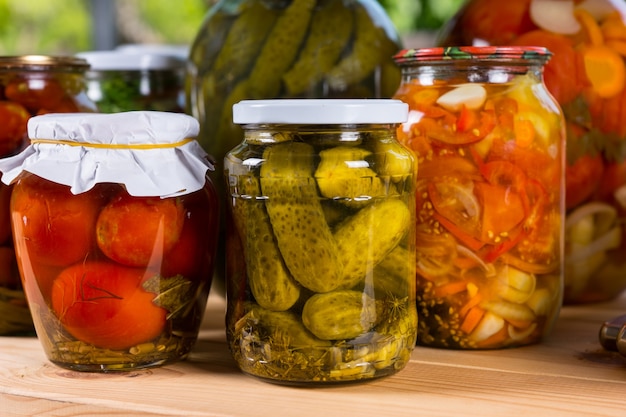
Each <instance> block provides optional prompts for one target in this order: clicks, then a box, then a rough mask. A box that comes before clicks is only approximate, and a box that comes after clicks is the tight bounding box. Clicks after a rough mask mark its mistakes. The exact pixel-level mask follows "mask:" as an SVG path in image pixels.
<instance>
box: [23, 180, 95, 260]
mask: <svg viewBox="0 0 626 417" xmlns="http://www.w3.org/2000/svg"><path fill="white" fill-rule="evenodd" d="M100 204H101V200H100V197H99V193H98V191H96V189H94V190H92V191H89V192H87V193H82V194H77V195H74V194H72V193H71V192H70V189H69V187H67V186H64V185H60V184H56V183H53V182H50V181H47V180H43V179H41V178H39V177H37V176H35V175H31V176H28V177H25V178H22V179H20V180H19V181H18V182H17V183H16V185H15V188H14V189H13V193H12V196H11V216H12V224H13V235H14V241H15V248H16V250H17V251H18V253H23V254H27V255H21V257H22V258H23V259H28V261H29V262H35V263H41V264H45V265H57V266H68V265H70V264H72V263H74V262H77V261H80V260H83V259H84V258H85V257H86V256H87V254H89V253H90V251H91V250H92V249H93V247H94V246H95V242H94V236H95V232H94V231H95V225H96V219H97V218H98V217H97V216H98V212H99V209H100Z"/></svg>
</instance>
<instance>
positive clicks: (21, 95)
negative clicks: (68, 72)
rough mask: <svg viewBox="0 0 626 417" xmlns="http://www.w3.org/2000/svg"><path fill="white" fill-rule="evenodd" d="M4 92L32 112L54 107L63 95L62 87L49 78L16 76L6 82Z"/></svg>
mask: <svg viewBox="0 0 626 417" xmlns="http://www.w3.org/2000/svg"><path fill="white" fill-rule="evenodd" d="M4 94H5V96H6V97H7V98H8V99H9V100H12V101H15V102H17V103H20V104H22V105H23V106H24V107H26V108H27V109H29V110H30V111H32V112H36V111H37V110H39V109H40V108H48V109H51V108H54V107H56V106H57V105H58V103H59V102H60V101H61V100H62V99H63V98H64V97H65V91H64V90H63V87H61V85H60V84H59V83H58V82H57V81H55V80H52V79H49V78H28V79H19V78H16V79H14V80H12V81H11V82H9V83H8V84H7V86H6V88H5V90H4Z"/></svg>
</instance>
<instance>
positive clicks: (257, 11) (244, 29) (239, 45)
mask: <svg viewBox="0 0 626 417" xmlns="http://www.w3.org/2000/svg"><path fill="white" fill-rule="evenodd" d="M277 16H278V13H277V12H276V11H275V10H272V9H269V8H267V7H266V6H265V5H264V4H263V2H262V1H261V0H250V2H249V3H245V8H244V9H243V10H242V11H241V13H240V14H239V16H238V17H237V19H235V21H234V22H233V24H232V26H231V28H230V30H229V31H228V35H227V36H226V39H225V40H224V43H223V45H222V48H221V50H220V52H219V54H218V55H217V57H216V58H215V63H214V64H213V69H212V71H211V73H210V76H211V77H213V78H215V80H216V81H217V82H232V81H233V80H237V79H239V77H241V76H243V75H245V74H246V73H247V72H248V71H249V70H250V65H251V64H252V63H253V62H254V60H255V59H256V57H257V55H258V54H259V50H260V48H261V46H262V45H263V43H264V42H265V39H266V38H267V35H268V34H269V33H270V31H271V29H272V27H274V24H275V22H276V18H277Z"/></svg>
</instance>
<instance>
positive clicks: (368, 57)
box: [325, 4, 399, 90]
mask: <svg viewBox="0 0 626 417" xmlns="http://www.w3.org/2000/svg"><path fill="white" fill-rule="evenodd" d="M354 37H355V39H354V44H353V46H352V50H351V51H350V53H349V54H348V55H347V56H345V57H344V58H342V59H341V60H340V61H339V62H338V63H337V65H335V66H334V67H333V68H332V69H331V70H330V71H329V72H328V73H327V74H326V78H325V79H326V81H327V82H328V84H329V85H330V87H331V88H333V89H337V90H341V89H345V88H347V87H348V86H349V85H352V84H356V83H359V82H361V81H362V80H363V79H365V78H366V77H367V76H368V75H370V74H371V73H372V72H373V71H374V69H375V68H376V67H377V66H378V65H379V64H380V63H381V62H384V61H385V57H390V56H393V54H395V53H396V52H397V49H398V45H397V44H396V43H395V42H393V41H392V40H391V39H390V38H389V37H388V36H387V33H386V32H385V28H384V27H382V26H377V22H376V19H372V18H371V16H370V13H369V11H368V10H367V9H366V8H365V6H363V5H362V4H357V5H356V8H355V34H354ZM398 81H399V80H398Z"/></svg>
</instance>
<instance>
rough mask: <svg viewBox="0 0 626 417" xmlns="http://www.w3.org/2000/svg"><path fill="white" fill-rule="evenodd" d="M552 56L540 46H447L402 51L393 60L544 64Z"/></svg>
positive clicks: (398, 61)
mask: <svg viewBox="0 0 626 417" xmlns="http://www.w3.org/2000/svg"><path fill="white" fill-rule="evenodd" d="M551 56H552V52H550V51H549V50H548V48H545V47H542V46H447V47H432V48H417V49H403V50H401V51H399V52H398V53H397V54H396V55H394V57H393V59H394V60H395V62H396V63H397V64H399V65H402V64H410V63H414V62H422V61H428V62H450V61H487V62H489V61H495V62H501V61H510V60H521V61H524V60H531V61H533V60H534V61H536V60H539V61H540V62H542V63H543V62H545V61H547V60H548V59H550V57H551Z"/></svg>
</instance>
